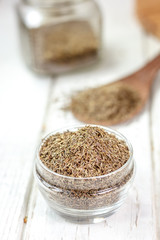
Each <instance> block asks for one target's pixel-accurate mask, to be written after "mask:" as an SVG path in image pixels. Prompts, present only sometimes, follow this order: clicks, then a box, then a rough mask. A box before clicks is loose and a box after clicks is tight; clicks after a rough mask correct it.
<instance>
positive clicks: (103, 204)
mask: <svg viewBox="0 0 160 240" xmlns="http://www.w3.org/2000/svg"><path fill="white" fill-rule="evenodd" d="M84 126H85V125H81V126H80V127H74V128H67V129H61V130H58V131H55V132H52V133H50V134H49V135H47V136H46V137H45V138H44V139H43V140H42V142H41V143H40V146H39V148H38V150H37V159H36V163H35V169H34V176H35V179H36V181H37V184H38V187H39V189H40V191H41V193H42V195H43V197H44V198H45V200H46V201H47V203H48V204H49V206H50V207H51V208H52V209H54V211H56V212H57V213H58V214H60V215H62V216H64V217H66V218H68V219H69V220H71V221H81V222H83V223H91V222H98V221H103V220H104V219H105V218H106V217H107V216H109V215H111V214H113V213H114V212H115V211H116V209H117V208H119V207H120V206H121V204H122V203H123V202H124V200H125V198H126V196H127V193H128V190H129V188H130V187H131V185H132V182H133V179H134V174H135V164H134V160H133V150H132V146H131V144H130V143H129V142H128V140H127V139H126V138H125V137H124V136H123V135H122V134H120V133H118V132H117V131H114V130H112V129H110V128H106V127H101V126H98V127H101V128H103V129H105V131H107V132H108V133H109V134H114V135H115V136H116V137H117V138H118V139H121V140H123V141H125V143H126V145H127V146H128V148H129V151H130V158H129V159H128V161H127V162H126V163H125V164H124V165H123V166H122V167H121V168H119V169H118V170H115V171H114V172H111V173H109V174H106V175H102V176H96V177H88V178H76V177H68V176H65V175H60V174H57V173H55V172H53V171H52V170H50V169H48V168H47V167H46V166H45V165H44V164H43V163H42V161H41V160H40V158H39V152H40V149H41V146H42V145H43V144H44V143H45V141H46V140H47V139H48V138H49V137H50V136H51V135H53V134H55V133H57V132H59V133H62V132H65V131H67V130H69V131H77V129H79V128H81V127H84ZM91 126H97V125H91Z"/></svg>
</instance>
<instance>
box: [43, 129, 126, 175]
mask: <svg viewBox="0 0 160 240" xmlns="http://www.w3.org/2000/svg"><path fill="white" fill-rule="evenodd" d="M40 159H41V161H42V162H43V163H44V165H46V166H47V167H48V168H49V169H51V170H53V171H54V172H56V173H59V174H62V175H65V176H71V177H93V176H101V175H105V174H107V173H110V172H113V171H115V170H117V169H118V168H120V167H122V166H123V165H124V164H125V163H126V161H127V160H128V159H129V149H128V147H127V146H126V144H125V142H124V141H122V140H119V139H118V138H116V137H115V135H113V134H109V133H107V132H106V131H105V130H104V129H102V128H98V127H91V126H86V127H84V128H81V129H79V130H78V131H76V132H70V131H67V132H64V133H57V134H55V135H52V136H50V137H49V138H48V139H47V140H46V141H45V143H44V144H43V145H42V148H41V150H40Z"/></svg>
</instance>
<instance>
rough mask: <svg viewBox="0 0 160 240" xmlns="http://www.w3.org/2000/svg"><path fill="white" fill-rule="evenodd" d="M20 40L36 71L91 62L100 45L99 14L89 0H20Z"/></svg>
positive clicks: (47, 71) (65, 68)
mask: <svg viewBox="0 0 160 240" xmlns="http://www.w3.org/2000/svg"><path fill="white" fill-rule="evenodd" d="M18 16H19V22H20V32H21V42H22V49H23V54H24V57H25V60H26V62H27V64H28V65H29V66H30V67H31V68H32V69H33V70H34V71H36V72H38V73H43V74H57V73H61V72H65V71H68V70H72V69H75V68H78V67H82V66H85V65H87V64H90V63H93V62H95V60H97V58H98V56H99V52H100V47H101V14H100V10H99V8H98V6H97V4H96V3H95V2H94V1H93V0H45V1H44V0H22V1H21V2H20V3H19V5H18Z"/></svg>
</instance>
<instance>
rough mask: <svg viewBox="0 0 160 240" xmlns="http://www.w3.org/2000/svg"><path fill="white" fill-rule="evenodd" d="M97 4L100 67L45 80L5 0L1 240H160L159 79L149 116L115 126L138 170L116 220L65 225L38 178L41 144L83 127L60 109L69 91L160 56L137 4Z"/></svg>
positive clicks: (0, 8)
mask: <svg viewBox="0 0 160 240" xmlns="http://www.w3.org/2000/svg"><path fill="white" fill-rule="evenodd" d="M98 1H99V3H100V5H101V6H102V10H103V14H104V36H103V39H104V45H105V48H104V50H103V59H102V61H101V62H100V63H99V64H98V65H97V66H94V67H90V68H86V69H84V70H81V71H76V72H72V73H69V74H67V75H63V76H58V77H55V78H49V77H42V78H39V77H38V76H36V75H34V74H33V73H32V72H30V71H29V70H28V69H27V68H26V66H25V64H24V63H23V61H22V58H21V55H20V47H19V37H18V29H17V24H16V15H15V11H14V2H15V1H13V0H10V1H9V0H1V1H0V240H6V239H10V240H15V239H16V240H17V239H25V240H26V239H27V240H28V239H29V240H44V239H47V240H50V239H53V240H62V239H63V240H73V239H76V240H96V239H100V240H106V239H109V240H115V239H116V240H117V239H118V240H130V239H133V240H135V239H138V240H143V239H144V240H152V239H154V240H155V239H157V240H159V239H160V77H157V79H156V81H155V83H154V86H153V90H152V93H151V98H150V100H149V102H148V104H147V106H146V107H145V109H144V111H143V112H142V113H141V114H140V115H139V116H138V117H136V118H135V119H134V121H131V122H129V123H127V124H123V125H119V126H116V127H114V128H116V129H117V130H119V131H120V132H122V133H123V134H125V135H126V136H127V137H128V138H129V139H130V141H131V143H132V145H133V148H134V156H135V160H136V165H137V172H136V178H135V181H134V185H133V188H132V190H131V191H130V194H129V196H128V198H127V200H126V202H125V204H124V205H123V206H122V207H121V208H120V209H119V210H118V212H117V213H116V214H114V215H112V216H111V217H109V218H107V219H106V221H105V222H102V223H98V224H91V225H78V224H73V223H70V222H67V221H66V220H64V219H63V218H61V217H59V216H57V215H56V214H55V213H54V212H53V211H51V210H50V209H49V207H48V206H47V205H46V203H45V201H44V200H43V198H42V196H41V195H40V193H39V192H38V190H37V187H36V185H35V182H34V179H33V174H32V172H33V163H34V159H35V149H36V146H37V144H38V141H39V140H40V138H41V137H43V136H44V135H45V134H46V133H49V132H50V131H53V130H55V129H58V128H61V127H64V126H69V125H72V124H76V123H79V122H78V121H77V120H76V119H75V118H74V117H73V116H72V115H71V113H66V112H63V111H62V110H61V106H63V104H64V102H66V101H67V99H68V96H69V95H70V93H71V92H73V91H75V90H77V89H78V90H79V89H83V88H85V87H88V86H96V85H100V84H103V83H108V82H111V81H114V80H116V79H117V78H119V77H122V76H124V75H126V74H128V73H130V72H132V71H134V70H135V69H137V68H139V67H140V66H141V65H143V64H144V63H145V62H146V61H147V60H149V59H150V58H152V57H153V56H154V55H155V54H156V53H157V52H159V50H160V42H159V41H158V40H156V39H154V38H153V37H151V36H149V35H147V34H146V33H145V32H144V31H143V30H142V28H141V27H140V25H139V23H138V21H137V20H136V17H135V15H134V11H133V9H134V8H133V5H134V2H133V0H121V1H119V0H98ZM57 97H58V100H57V101H55V99H56V98H57ZM25 216H27V217H28V221H27V223H26V224H24V222H23V219H24V217H25Z"/></svg>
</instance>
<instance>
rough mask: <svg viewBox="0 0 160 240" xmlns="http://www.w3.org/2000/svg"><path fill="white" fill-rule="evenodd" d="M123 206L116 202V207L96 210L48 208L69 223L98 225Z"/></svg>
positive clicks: (55, 206)
mask: <svg viewBox="0 0 160 240" xmlns="http://www.w3.org/2000/svg"><path fill="white" fill-rule="evenodd" d="M122 204H123V202H122V201H121V202H118V203H117V204H116V205H113V206H110V207H105V208H102V209H96V210H78V209H69V208H63V209H62V208H59V207H58V206H57V205H54V207H53V206H51V205H50V204H49V205H50V208H51V209H52V210H53V211H54V212H55V213H57V214H58V215H60V216H61V217H63V218H65V219H66V220H68V221H69V222H73V223H79V224H92V223H99V222H103V221H105V220H106V218H108V217H110V216H111V215H113V214H114V213H115V212H116V210H117V209H118V208H119V207H120V206H121V205H122Z"/></svg>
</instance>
